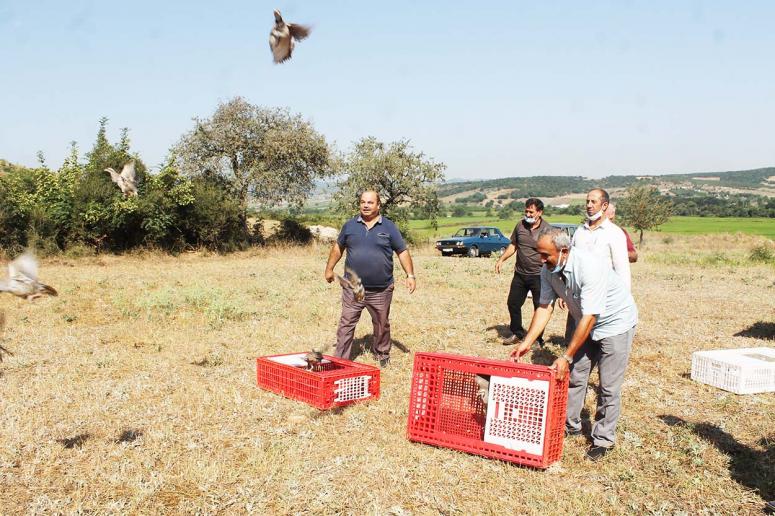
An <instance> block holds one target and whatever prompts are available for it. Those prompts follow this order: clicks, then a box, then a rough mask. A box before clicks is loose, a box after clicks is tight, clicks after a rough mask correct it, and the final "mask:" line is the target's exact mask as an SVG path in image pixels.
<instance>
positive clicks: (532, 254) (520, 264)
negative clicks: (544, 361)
mask: <svg viewBox="0 0 775 516" xmlns="http://www.w3.org/2000/svg"><path fill="white" fill-rule="evenodd" d="M543 214H544V203H543V202H542V201H541V199H535V198H530V199H528V200H526V201H525V216H524V218H523V219H522V220H521V221H519V222H518V223H517V225H516V226H515V227H514V231H513V232H512V233H511V243H510V244H509V246H508V247H507V248H506V251H505V252H504V253H503V254H502V255H501V257H500V258H499V259H498V261H497V262H496V263H495V272H496V273H498V274H500V272H501V266H502V265H503V263H504V262H505V261H506V260H508V259H509V258H510V257H511V255H513V254H514V253H517V263H516V267H515V269H514V277H513V278H512V280H511V287H510V288H509V297H508V299H507V301H506V305H507V306H508V308H509V316H510V318H511V320H510V323H509V329H510V330H511V336H510V337H509V338H507V339H505V340H504V341H503V344H504V345H506V346H507V345H510V344H515V343H516V342H517V341H518V340H519V339H520V338H522V336H523V335H524V334H525V329H524V328H523V327H522V305H523V304H524V303H525V299H526V298H527V293H528V292H530V293H531V294H532V295H533V310H534V311H535V310H536V309H537V308H538V296H539V295H540V294H541V279H540V273H541V259H540V257H539V256H538V252H537V251H536V241H537V240H538V238H539V237H540V236H541V235H543V234H544V233H546V232H547V231H549V230H550V229H551V226H550V225H549V223H548V222H546V221H545V220H544V218H543ZM542 335H543V334H542ZM542 335H539V336H538V339H537V341H538V343H539V344H540V345H541V346H543V345H544V341H543V337H542Z"/></svg>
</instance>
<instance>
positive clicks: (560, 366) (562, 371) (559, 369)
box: [549, 357, 570, 381]
mask: <svg viewBox="0 0 775 516" xmlns="http://www.w3.org/2000/svg"><path fill="white" fill-rule="evenodd" d="M549 369H553V370H554V371H555V372H556V373H557V379H558V380H561V381H562V380H564V379H565V375H567V374H568V371H569V370H570V364H569V363H568V361H567V360H565V359H564V358H562V357H560V358H558V359H557V360H555V361H554V363H553V364H552V365H551V366H549Z"/></svg>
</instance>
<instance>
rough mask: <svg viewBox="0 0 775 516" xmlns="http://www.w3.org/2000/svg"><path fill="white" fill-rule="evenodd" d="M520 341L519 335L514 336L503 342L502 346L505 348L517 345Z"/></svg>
mask: <svg viewBox="0 0 775 516" xmlns="http://www.w3.org/2000/svg"><path fill="white" fill-rule="evenodd" d="M519 341H520V338H519V335H512V336H511V337H509V338H508V339H503V342H501V344H503V345H504V346H511V345H512V344H516V343H517V342H519Z"/></svg>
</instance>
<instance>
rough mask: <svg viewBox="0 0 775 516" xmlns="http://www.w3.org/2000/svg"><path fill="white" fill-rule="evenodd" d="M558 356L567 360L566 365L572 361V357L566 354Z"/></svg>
mask: <svg viewBox="0 0 775 516" xmlns="http://www.w3.org/2000/svg"><path fill="white" fill-rule="evenodd" d="M560 358H562V359H563V360H565V361H566V362H568V365H570V364H572V363H573V357H569V356H568V355H567V354H563V355H562V356H561V357H560Z"/></svg>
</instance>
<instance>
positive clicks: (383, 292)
mask: <svg viewBox="0 0 775 516" xmlns="http://www.w3.org/2000/svg"><path fill="white" fill-rule="evenodd" d="M359 206H360V214H359V215H356V216H355V217H353V218H351V219H350V220H348V221H347V222H345V224H344V226H342V230H341V231H340V232H339V238H338V239H337V241H336V242H335V243H334V245H333V246H332V247H331V252H330V253H329V255H328V262H327V263H326V272H325V278H326V281H328V282H329V283H331V282H332V281H334V266H335V265H336V264H337V263H338V262H339V260H340V259H341V258H342V254H343V253H344V251H345V250H346V251H347V258H346V259H345V262H344V265H345V267H346V268H350V269H352V270H353V271H355V273H356V274H357V275H358V276H360V278H361V280H362V281H363V287H364V288H365V289H366V295H365V297H364V299H363V301H356V300H355V296H354V295H353V291H352V290H351V289H349V288H345V289H342V317H341V319H340V320H339V328H338V329H337V331H336V352H335V355H336V356H337V357H340V358H347V359H349V358H350V356H351V352H352V345H353V336H354V335H355V326H356V324H358V320H359V319H360V318H361V312H363V309H364V308H365V309H366V310H368V311H369V315H371V322H372V324H373V325H374V344H373V346H372V352H373V353H374V355H375V358H376V359H377V360H378V361H379V365H380V367H386V366H387V365H388V364H389V363H390V346H391V342H390V303H391V301H392V300H393V287H394V285H393V253H394V252H395V253H396V254H397V255H398V261H399V262H400V263H401V267H402V268H403V269H404V272H406V275H407V277H406V287H407V288H408V289H409V293H410V294H411V293H412V292H414V289H415V287H416V286H417V284H416V281H415V277H414V265H413V264H412V257H411V255H410V254H409V249H407V247H406V243H405V242H404V239H403V237H402V236H401V233H400V231H398V228H397V227H396V225H395V224H393V222H392V221H391V220H390V219H388V218H387V217H383V216H382V215H380V213H379V209H380V207H381V205H380V199H379V194H378V193H377V192H374V191H367V192H363V194H361V198H360V202H359Z"/></svg>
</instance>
